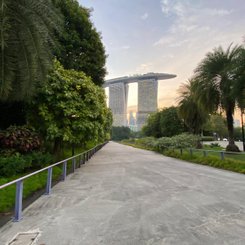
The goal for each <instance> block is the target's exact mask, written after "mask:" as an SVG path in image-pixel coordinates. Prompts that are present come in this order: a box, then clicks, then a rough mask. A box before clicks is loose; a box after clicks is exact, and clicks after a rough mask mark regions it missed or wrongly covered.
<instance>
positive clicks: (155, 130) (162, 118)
mask: <svg viewBox="0 0 245 245" xmlns="http://www.w3.org/2000/svg"><path fill="white" fill-rule="evenodd" d="M142 131H143V133H144V134H145V135H146V136H153V137H156V138H159V137H171V136H174V135H178V134H181V133H183V132H184V131H185V127H184V123H183V121H182V120H181V119H180V118H179V116H178V113H177V108H176V107H174V106H171V107H168V108H164V109H162V110H161V111H159V112H156V113H153V114H151V115H150V116H149V118H148V119H147V123H146V125H145V126H144V127H143V128H142Z"/></svg>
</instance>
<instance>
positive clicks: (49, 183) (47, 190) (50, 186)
mask: <svg viewBox="0 0 245 245" xmlns="http://www.w3.org/2000/svg"><path fill="white" fill-rule="evenodd" d="M52 172H53V168H49V169H48V176H47V184H46V193H45V194H46V195H50V194H51V188H52Z"/></svg>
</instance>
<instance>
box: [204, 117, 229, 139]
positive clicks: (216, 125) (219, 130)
mask: <svg viewBox="0 0 245 245" xmlns="http://www.w3.org/2000/svg"><path fill="white" fill-rule="evenodd" d="M203 130H204V131H206V132H210V133H211V134H212V135H213V134H214V133H215V134H216V136H217V138H221V139H222V138H227V135H228V131H227V125H226V119H225V118H224V117H223V116H221V115H219V114H214V115H210V117H209V120H208V121H207V122H206V124H205V125H204V127H203Z"/></svg>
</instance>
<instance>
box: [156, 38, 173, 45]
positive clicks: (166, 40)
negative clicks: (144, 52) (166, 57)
mask: <svg viewBox="0 0 245 245" xmlns="http://www.w3.org/2000/svg"><path fill="white" fill-rule="evenodd" d="M174 40H175V38H174V37H170V36H166V37H162V38H161V39H159V40H158V41H156V42H155V43H154V44H153V46H159V45H168V44H171V43H172V42H173V41H174Z"/></svg>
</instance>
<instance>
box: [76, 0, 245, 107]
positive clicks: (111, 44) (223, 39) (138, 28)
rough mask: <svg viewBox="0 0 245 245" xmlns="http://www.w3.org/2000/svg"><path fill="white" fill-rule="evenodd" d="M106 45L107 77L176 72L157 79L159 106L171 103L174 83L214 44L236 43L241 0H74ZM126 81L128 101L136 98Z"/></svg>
mask: <svg viewBox="0 0 245 245" xmlns="http://www.w3.org/2000/svg"><path fill="white" fill-rule="evenodd" d="M79 2H80V4H81V5H82V6H85V7H88V8H93V12H92V18H91V19H92V21H93V23H94V26H95V27H96V29H97V30H98V31H99V32H101V35H102V38H103V39H102V41H103V43H104V45H105V48H106V53H107V55H108V58H107V64H106V67H107V71H108V74H107V76H106V78H107V79H110V78H116V77H120V76H127V75H133V74H142V73H147V72H165V73H172V74H176V75H177V77H176V78H174V79H170V80H163V81H160V82H159V92H158V93H159V94H158V106H159V108H162V107H166V106H170V105H173V104H176V97H177V96H178V94H177V89H178V87H179V85H180V84H181V83H182V82H185V81H186V80H187V79H188V78H190V77H191V76H192V74H193V70H194V69H195V67H196V66H197V64H198V62H200V61H201V59H202V58H203V57H204V56H205V54H206V53H207V52H209V51H212V50H213V48H214V47H217V46H220V45H221V46H222V47H224V48H227V47H228V45H229V44H230V43H232V42H233V43H234V44H241V43H242V41H243V39H244V36H245V0H79ZM136 95H137V85H135V84H132V85H130V93H129V106H131V108H133V106H134V105H136V104H137V96H136Z"/></svg>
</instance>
